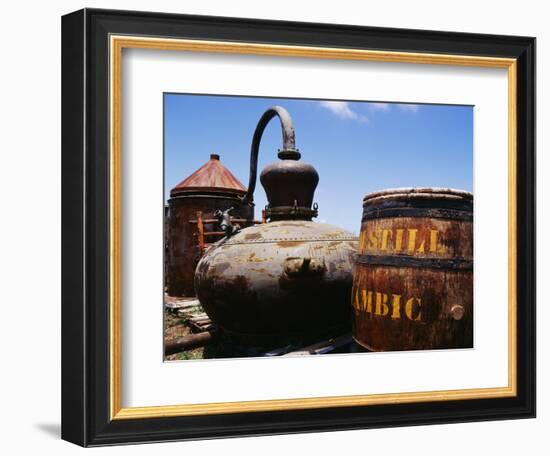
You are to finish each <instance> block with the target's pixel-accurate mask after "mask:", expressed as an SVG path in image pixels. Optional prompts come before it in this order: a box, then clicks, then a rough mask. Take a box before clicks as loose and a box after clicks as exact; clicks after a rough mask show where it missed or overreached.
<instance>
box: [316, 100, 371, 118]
mask: <svg viewBox="0 0 550 456" xmlns="http://www.w3.org/2000/svg"><path fill="white" fill-rule="evenodd" d="M319 105H320V106H321V107H323V108H325V109H328V110H329V111H330V112H332V113H333V114H334V115H336V116H338V117H340V118H341V119H351V120H357V121H359V122H364V123H366V122H368V121H369V119H368V118H367V117H366V116H363V115H360V114H357V113H356V112H355V111H354V110H353V109H351V107H350V105H349V103H348V102H347V101H320V102H319Z"/></svg>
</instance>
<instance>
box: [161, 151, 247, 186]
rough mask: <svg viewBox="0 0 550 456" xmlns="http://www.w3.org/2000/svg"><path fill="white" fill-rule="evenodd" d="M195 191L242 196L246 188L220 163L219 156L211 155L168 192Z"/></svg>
mask: <svg viewBox="0 0 550 456" xmlns="http://www.w3.org/2000/svg"><path fill="white" fill-rule="evenodd" d="M197 191H201V192H207V193H220V192H222V193H237V194H243V195H244V194H245V193H246V188H245V186H244V185H243V184H241V182H240V181H239V179H237V178H236V177H235V176H234V175H233V174H232V173H231V171H229V170H228V169H227V168H226V167H225V166H223V165H222V164H221V163H220V156H219V155H217V154H211V155H210V160H208V161H207V162H206V163H205V164H204V165H202V166H201V167H200V168H199V169H197V170H196V171H195V172H194V173H193V174H191V175H190V176H189V177H187V178H186V179H184V180H182V181H181V182H180V183H179V184H178V185H176V186H175V187H174V188H173V189H172V190H170V195H171V196H174V195H177V194H180V193H187V192H197Z"/></svg>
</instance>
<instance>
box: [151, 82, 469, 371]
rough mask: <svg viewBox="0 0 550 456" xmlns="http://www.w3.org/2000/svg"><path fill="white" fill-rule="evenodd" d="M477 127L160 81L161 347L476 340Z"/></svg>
mask: <svg viewBox="0 0 550 456" xmlns="http://www.w3.org/2000/svg"><path fill="white" fill-rule="evenodd" d="M473 125H474V107H473V106H471V105H446V104H421V103H406V102H403V103H396V102H391V103H390V102H385V101H383V100H321V99H297V98H270V97H252V96H236V95H235V96H229V95H216V94H190V93H169V92H165V93H164V94H163V136H164V137H163V147H164V151H163V152H164V189H163V195H164V197H163V201H162V202H161V201H159V212H160V208H161V204H162V207H163V217H164V249H165V250H164V284H163V285H164V290H163V294H164V299H163V312H164V320H163V321H164V328H163V330H164V334H163V337H164V360H165V361H180V360H206V359H219V358H247V357H279V356H283V357H286V356H309V355H325V354H346V353H353V354H361V355H364V356H368V353H370V352H386V351H409V350H435V349H472V348H474V347H475V344H474V302H473V277H474V264H473V249H474V239H473V216H474V198H473V161H474V136H473ZM258 180H259V183H258V182H257V181H258ZM159 294H160V293H159Z"/></svg>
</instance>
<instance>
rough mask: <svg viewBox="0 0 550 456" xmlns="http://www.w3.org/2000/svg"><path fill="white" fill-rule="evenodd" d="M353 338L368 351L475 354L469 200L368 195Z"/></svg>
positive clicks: (444, 195)
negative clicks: (446, 350)
mask: <svg viewBox="0 0 550 456" xmlns="http://www.w3.org/2000/svg"><path fill="white" fill-rule="evenodd" d="M352 307H353V310H354V318H353V338H354V339H355V341H356V342H357V343H358V344H360V345H361V346H363V347H365V348H366V349H368V350H372V351H390V350H423V349H438V348H468V347H472V346H473V195H472V194H471V193H469V192H465V191H461V190H454V189H442V188H406V189H392V190H384V191H380V192H376V193H371V194H368V195H367V196H365V198H364V199H363V217H362V222H361V234H360V237H359V253H358V255H357V257H356V262H355V270H354V281H353V289H352Z"/></svg>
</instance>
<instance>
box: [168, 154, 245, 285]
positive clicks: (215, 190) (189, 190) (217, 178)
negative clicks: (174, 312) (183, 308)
mask: <svg viewBox="0 0 550 456" xmlns="http://www.w3.org/2000/svg"><path fill="white" fill-rule="evenodd" d="M245 193H246V189H245V188H244V186H243V184H241V183H240V182H239V180H238V179H237V178H236V177H235V176H233V174H231V172H230V171H229V170H228V169H227V168H226V167H225V166H223V165H222V164H221V162H220V156H219V155H217V154H212V155H210V160H209V161H207V162H206V163H205V164H204V165H203V166H201V167H200V168H199V169H198V170H196V171H195V172H194V173H193V174H191V175H190V176H188V177H187V178H186V179H184V180H183V181H182V182H180V183H179V184H178V185H176V186H175V187H174V188H173V189H172V190H171V191H170V200H169V201H168V204H169V211H168V223H167V225H168V228H167V233H166V244H167V245H166V256H167V258H166V276H167V281H166V282H167V284H166V285H167V290H168V294H169V295H170V296H194V295H195V290H194V285H193V283H194V278H195V268H196V266H197V263H198V261H199V259H200V257H201V256H202V253H203V252H202V249H201V246H200V245H199V242H198V239H197V234H198V233H197V232H198V228H199V227H198V224H197V222H198V221H197V214H198V213H199V215H202V217H203V219H204V220H213V219H214V218H215V215H214V214H215V212H216V211H217V210H228V209H230V208H232V211H231V213H232V215H233V216H235V217H237V218H241V219H244V220H250V222H252V220H253V218H254V209H253V207H251V206H250V205H248V204H243V203H242V197H243V195H244V194H245ZM204 228H205V229H206V231H208V232H210V233H212V235H211V236H210V237H209V239H208V242H211V243H213V242H215V241H218V240H219V239H221V238H222V237H223V233H222V234H216V233H217V232H220V228H219V226H218V223H217V222H216V223H206V224H205V225H204Z"/></svg>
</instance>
